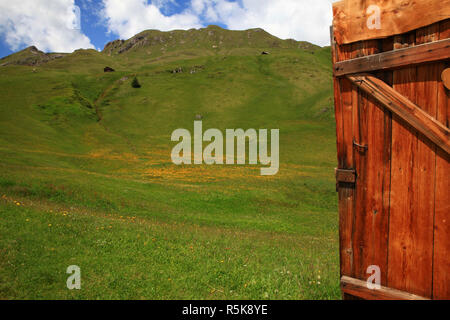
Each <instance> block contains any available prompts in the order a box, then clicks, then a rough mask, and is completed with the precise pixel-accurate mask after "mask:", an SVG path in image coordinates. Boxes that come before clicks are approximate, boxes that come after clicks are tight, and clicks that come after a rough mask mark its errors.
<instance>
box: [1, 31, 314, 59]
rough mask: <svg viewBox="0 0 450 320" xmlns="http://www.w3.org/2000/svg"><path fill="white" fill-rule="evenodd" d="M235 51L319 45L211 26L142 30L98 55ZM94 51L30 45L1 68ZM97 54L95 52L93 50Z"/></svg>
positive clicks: (304, 47) (312, 49) (153, 54)
mask: <svg viewBox="0 0 450 320" xmlns="http://www.w3.org/2000/svg"><path fill="white" fill-rule="evenodd" d="M238 48H255V49H265V50H270V49H275V48H276V49H300V50H308V51H314V50H316V49H320V48H321V47H320V46H317V45H314V44H311V43H309V42H306V41H296V40H294V39H286V40H282V39H280V38H278V37H276V36H273V35H271V34H270V33H268V32H267V31H265V30H264V29H261V28H253V29H248V30H227V29H223V28H221V27H219V26H215V25H210V26H208V27H206V28H200V29H189V30H172V31H160V30H144V31H142V32H140V33H138V34H136V35H134V36H133V37H131V38H129V39H127V40H123V39H116V40H113V41H110V42H108V43H107V44H106V45H105V46H104V48H103V50H102V51H100V53H102V54H106V55H108V56H116V55H124V54H125V55H126V54H139V53H143V54H144V55H152V56H155V57H157V56H161V55H164V54H165V53H167V52H174V51H180V50H186V49H188V50H189V49H190V50H192V49H194V50H195V49H201V50H204V51H207V52H211V53H217V52H221V51H223V50H231V49H238ZM91 50H92V51H94V50H93V49H78V50H75V51H74V52H72V53H53V52H47V53H46V52H43V51H41V50H39V49H38V48H36V46H30V47H27V48H25V49H23V50H20V51H18V52H15V53H12V54H11V55H8V56H6V57H3V58H1V59H0V66H7V65H26V66H40V65H42V64H44V63H48V62H50V61H52V60H55V59H60V58H64V57H66V56H70V55H73V54H75V53H77V52H81V51H91ZM95 51H96V50H95Z"/></svg>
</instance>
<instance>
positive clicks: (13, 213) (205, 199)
mask: <svg viewBox="0 0 450 320" xmlns="http://www.w3.org/2000/svg"><path fill="white" fill-rule="evenodd" d="M209 31H211V28H208V29H205V30H203V31H199V32H198V33H195V34H194V35H192V34H190V33H187V35H184V34H183V33H182V32H177V33H176V34H173V35H172V36H173V38H175V40H174V41H175V42H174V43H171V44H170V45H168V47H167V48H166V49H165V50H163V51H165V53H164V54H156V53H155V52H154V51H155V50H156V49H158V50H160V47H159V45H158V46H155V47H151V46H150V47H139V48H136V49H132V50H130V52H127V53H124V54H122V55H118V54H116V53H113V54H112V55H111V56H109V55H107V54H106V53H98V52H95V51H91V50H87V51H77V52H75V53H73V54H71V55H67V56H65V57H64V58H61V59H57V60H53V61H51V62H48V63H46V64H43V65H41V66H39V67H27V66H15V65H8V66H5V67H1V68H0V95H1V97H2V99H1V102H0V158H1V159H2V161H1V162H0V197H1V198H0V298H2V299H338V298H340V292H339V257H338V215H337V198H336V193H335V186H334V177H333V169H334V167H335V166H336V165H335V159H336V156H335V154H336V151H335V127H334V119H333V115H332V107H331V106H332V98H331V92H332V91H331V66H330V63H329V60H330V59H329V56H330V53H329V49H328V48H318V47H314V46H308V45H306V44H304V43H296V42H292V41H287V42H283V41H281V40H277V39H274V38H273V37H272V36H270V35H266V34H265V33H261V31H253V32H255V33H256V34H257V36H255V37H253V34H251V35H248V34H247V33H246V32H243V33H236V32H232V33H227V32H226V31H223V30H220V29H217V30H216V29H214V28H213V31H214V32H216V34H215V35H214V37H217V39H219V40H220V39H222V41H223V43H224V44H223V47H219V48H217V49H218V50H216V51H214V50H213V49H212V48H211V43H212V42H211V40H210V39H209V38H207V37H208V34H209ZM152 32H153V31H152ZM152 32H150V34H151V35H152V36H153V33H154V32H153V33H152ZM187 32H189V31H187ZM202 32H203V33H202ZM155 34H156V35H157V36H160V34H159V33H155ZM163 35H164V36H167V35H168V33H163ZM221 36H222V38H220V37H221ZM252 37H253V38H252ZM191 38H192V39H191ZM183 39H185V40H183ZM205 39H206V40H205ZM208 39H209V40H208ZM247 39H250V40H248V41H252V42H251V43H250V42H249V43H245V41H247ZM181 40H183V41H185V42H184V43H183V45H181V44H180V43H179V41H181ZM214 41H216V40H214ZM227 41H228V42H227ZM275 42H276V43H277V45H276V46H275V47H270V45H273V44H274V43H275ZM177 43H178V47H177V45H176V44H177ZM228 43H232V44H233V45H229V46H227V44H228ZM236 43H237V44H238V45H237V44H236ZM267 46H269V47H267ZM268 48H269V49H270V50H269V51H270V53H271V54H270V55H268V56H261V55H260V52H261V51H267V49H268ZM149 50H151V51H152V52H149ZM186 50H188V51H189V52H187V51H186ZM21 57H22V56H21ZM22 58H23V57H22ZM105 66H111V67H113V68H114V69H115V70H117V71H116V72H114V73H109V74H105V73H103V68H104V67H105ZM180 67H181V68H182V69H183V70H184V72H183V73H178V74H173V73H171V72H170V71H171V70H174V69H177V68H180ZM33 68H35V69H36V71H35V72H33V71H32V69H33ZM191 70H194V72H192V73H191ZM135 76H136V77H138V79H139V82H140V84H141V85H142V87H141V88H139V89H135V88H132V86H131V81H132V80H133V78H134V77H135ZM198 114H200V115H202V116H203V119H204V120H203V127H204V128H205V129H206V128H218V129H220V130H222V131H224V130H225V129H227V128H243V129H249V128H267V129H272V128H279V129H280V161H281V166H280V172H279V174H278V175H276V176H273V177H262V176H260V174H259V169H260V167H259V166H249V165H246V166H237V165H236V166H206V165H202V166H180V167H177V166H175V165H173V164H172V163H171V160H170V152H171V148H172V147H173V146H174V144H173V143H171V142H170V136H171V133H172V132H173V131H174V130H175V129H178V128H186V129H189V130H191V131H192V130H193V122H194V120H195V116H196V115H198ZM70 265H78V266H80V268H81V272H82V290H79V291H70V290H68V289H67V288H66V279H67V277H68V275H67V274H66V269H67V267H68V266H70Z"/></svg>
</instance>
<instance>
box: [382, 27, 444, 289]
mask: <svg viewBox="0 0 450 320" xmlns="http://www.w3.org/2000/svg"><path fill="white" fill-rule="evenodd" d="M433 32H434V30H433V28H432V27H430V28H427V30H420V31H418V32H417V33H416V41H417V43H419V44H420V43H422V42H423V41H429V40H432V39H433V35H432V34H433ZM405 71H406V72H408V73H409V76H407V78H405ZM433 78H434V75H433V72H431V73H430V72H429V70H428V69H425V70H424V69H421V68H409V69H405V70H399V71H395V72H394V89H395V90H397V91H398V92H399V93H400V94H402V95H403V96H404V97H406V98H408V99H409V100H411V102H413V103H417V102H422V103H424V101H423V100H424V96H423V93H419V91H420V90H424V86H425V85H428V84H425V83H424V82H428V81H427V80H430V81H431V82H433ZM434 81H435V78H434ZM431 87H433V85H431ZM434 87H435V88H436V86H434ZM429 90H433V89H432V88H431V89H429ZM434 96H437V92H435V94H434ZM435 108H436V100H434V102H433V101H431V103H426V105H425V107H424V109H425V110H426V111H428V112H430V113H432V114H433V115H434V116H435V112H434V111H433V109H434V110H435ZM422 112H424V114H428V113H426V112H425V111H422ZM428 115H429V114H428ZM431 119H433V118H431ZM402 122H403V123H402ZM436 122H437V121H436ZM439 125H441V124H439ZM405 129H406V130H405ZM445 129H447V128H445ZM433 148H434V145H433V144H432V143H430V142H429V141H428V140H426V139H425V140H424V139H423V136H422V135H421V134H419V133H418V132H417V131H416V130H414V129H412V128H408V125H407V124H405V123H404V121H403V120H401V119H398V120H396V121H394V123H393V150H392V196H391V217H390V232H389V273H388V284H389V287H393V288H396V289H399V290H404V291H408V292H411V293H414V294H417V295H420V296H423V297H427V298H431V297H432V259H433V258H432V249H431V248H432V247H433V231H432V229H433V228H432V225H433V211H434V208H433V199H434V188H431V190H430V188H429V186H430V185H431V186H434V181H435V180H434V177H435V174H434V169H433V161H434V158H433V157H434V150H433ZM427 179H428V181H426V180H427ZM427 186H428V187H427ZM430 199H432V200H431V201H430ZM430 249H431V250H430Z"/></svg>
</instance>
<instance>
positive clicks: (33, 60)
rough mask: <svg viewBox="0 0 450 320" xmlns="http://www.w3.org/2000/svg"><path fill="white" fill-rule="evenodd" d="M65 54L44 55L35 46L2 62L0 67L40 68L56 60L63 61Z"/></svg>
mask: <svg viewBox="0 0 450 320" xmlns="http://www.w3.org/2000/svg"><path fill="white" fill-rule="evenodd" d="M65 55H66V54H64V53H44V52H42V51H40V50H39V49H38V48H36V47H35V46H31V47H28V48H26V49H24V50H22V51H19V52H16V53H14V54H12V55H10V56H7V57H5V58H2V59H1V60H0V66H7V65H23V66H40V65H41V64H44V63H47V62H49V61H52V60H55V59H61V58H63V57H64V56H65Z"/></svg>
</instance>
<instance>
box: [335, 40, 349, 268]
mask: <svg viewBox="0 0 450 320" xmlns="http://www.w3.org/2000/svg"><path fill="white" fill-rule="evenodd" d="M342 57H344V53H342V50H339V48H338V47H337V45H336V43H335V42H334V38H333V36H332V59H333V63H335V62H336V61H338V60H339V59H342ZM342 83H343V81H342V79H337V78H334V100H335V115H336V137H337V153H338V166H339V169H346V168H349V166H348V160H347V156H346V152H347V150H348V149H347V148H345V141H344V130H348V128H345V127H344V103H343V99H347V100H348V94H346V95H344V98H343V97H342V93H341V90H342V89H341V88H342ZM348 83H349V82H347V88H348ZM353 193H354V190H353V189H352V188H339V189H338V196H339V246H340V255H339V257H340V266H341V268H340V273H341V276H342V275H350V274H351V272H352V271H351V270H352V264H353V254H352V252H351V250H349V248H351V241H352V238H351V234H352V231H351V229H352V217H353V207H352V201H353Z"/></svg>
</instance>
